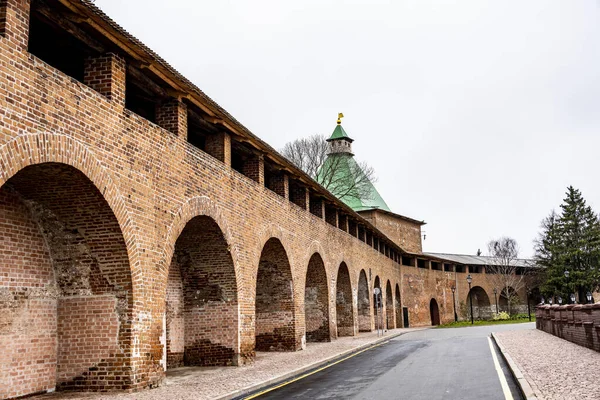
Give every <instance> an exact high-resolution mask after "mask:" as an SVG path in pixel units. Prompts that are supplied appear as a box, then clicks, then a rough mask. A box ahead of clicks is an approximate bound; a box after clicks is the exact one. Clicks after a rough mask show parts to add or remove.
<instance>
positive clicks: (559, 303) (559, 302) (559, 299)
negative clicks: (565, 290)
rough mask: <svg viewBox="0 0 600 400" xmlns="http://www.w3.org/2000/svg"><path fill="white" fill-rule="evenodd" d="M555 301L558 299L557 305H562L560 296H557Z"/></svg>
mask: <svg viewBox="0 0 600 400" xmlns="http://www.w3.org/2000/svg"><path fill="white" fill-rule="evenodd" d="M556 301H558V305H559V306H562V297H560V296H558V298H557V299H556Z"/></svg>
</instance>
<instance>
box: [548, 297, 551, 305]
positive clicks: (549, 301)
mask: <svg viewBox="0 0 600 400" xmlns="http://www.w3.org/2000/svg"><path fill="white" fill-rule="evenodd" d="M548 304H550V305H552V297H550V298H549V299H548Z"/></svg>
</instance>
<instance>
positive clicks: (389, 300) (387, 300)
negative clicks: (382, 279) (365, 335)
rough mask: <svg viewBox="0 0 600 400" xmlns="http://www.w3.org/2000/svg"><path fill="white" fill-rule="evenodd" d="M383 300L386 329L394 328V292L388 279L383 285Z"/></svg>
mask: <svg viewBox="0 0 600 400" xmlns="http://www.w3.org/2000/svg"><path fill="white" fill-rule="evenodd" d="M383 301H384V304H385V327H386V329H394V328H395V327H396V321H395V320H394V318H395V313H394V293H393V292H392V284H391V283H390V281H389V280H388V281H387V284H386V285H385V295H384V298H383Z"/></svg>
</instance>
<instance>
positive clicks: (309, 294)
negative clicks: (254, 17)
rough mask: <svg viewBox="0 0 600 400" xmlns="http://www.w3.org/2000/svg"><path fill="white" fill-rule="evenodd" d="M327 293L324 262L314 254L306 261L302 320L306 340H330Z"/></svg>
mask: <svg viewBox="0 0 600 400" xmlns="http://www.w3.org/2000/svg"><path fill="white" fill-rule="evenodd" d="M328 293H329V291H328V287H327V275H326V273H325V264H323V259H322V258H321V256H320V255H319V254H314V255H313V256H312V257H311V258H310V261H309V262H308V270H307V272H306V286H305V289H304V321H305V326H306V341H307V342H328V341H330V340H331V335H330V332H329V296H328Z"/></svg>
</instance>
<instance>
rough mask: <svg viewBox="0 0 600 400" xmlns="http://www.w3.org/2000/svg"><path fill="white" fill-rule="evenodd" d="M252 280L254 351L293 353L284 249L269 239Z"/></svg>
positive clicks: (295, 345)
mask: <svg viewBox="0 0 600 400" xmlns="http://www.w3.org/2000/svg"><path fill="white" fill-rule="evenodd" d="M257 275H258V276H257V278H256V327H255V331H256V350H257V351H272V350H297V349H299V348H300V347H301V340H300V338H299V337H297V335H296V330H295V320H296V316H295V309H294V299H293V288H292V271H291V270H290V264H289V261H288V258H287V254H286V251H285V249H284V248H283V246H282V244H281V242H280V241H279V240H277V239H270V240H269V241H268V242H267V243H266V244H265V247H264V249H263V251H262V254H261V258H260V262H259V266H258V274H257Z"/></svg>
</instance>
